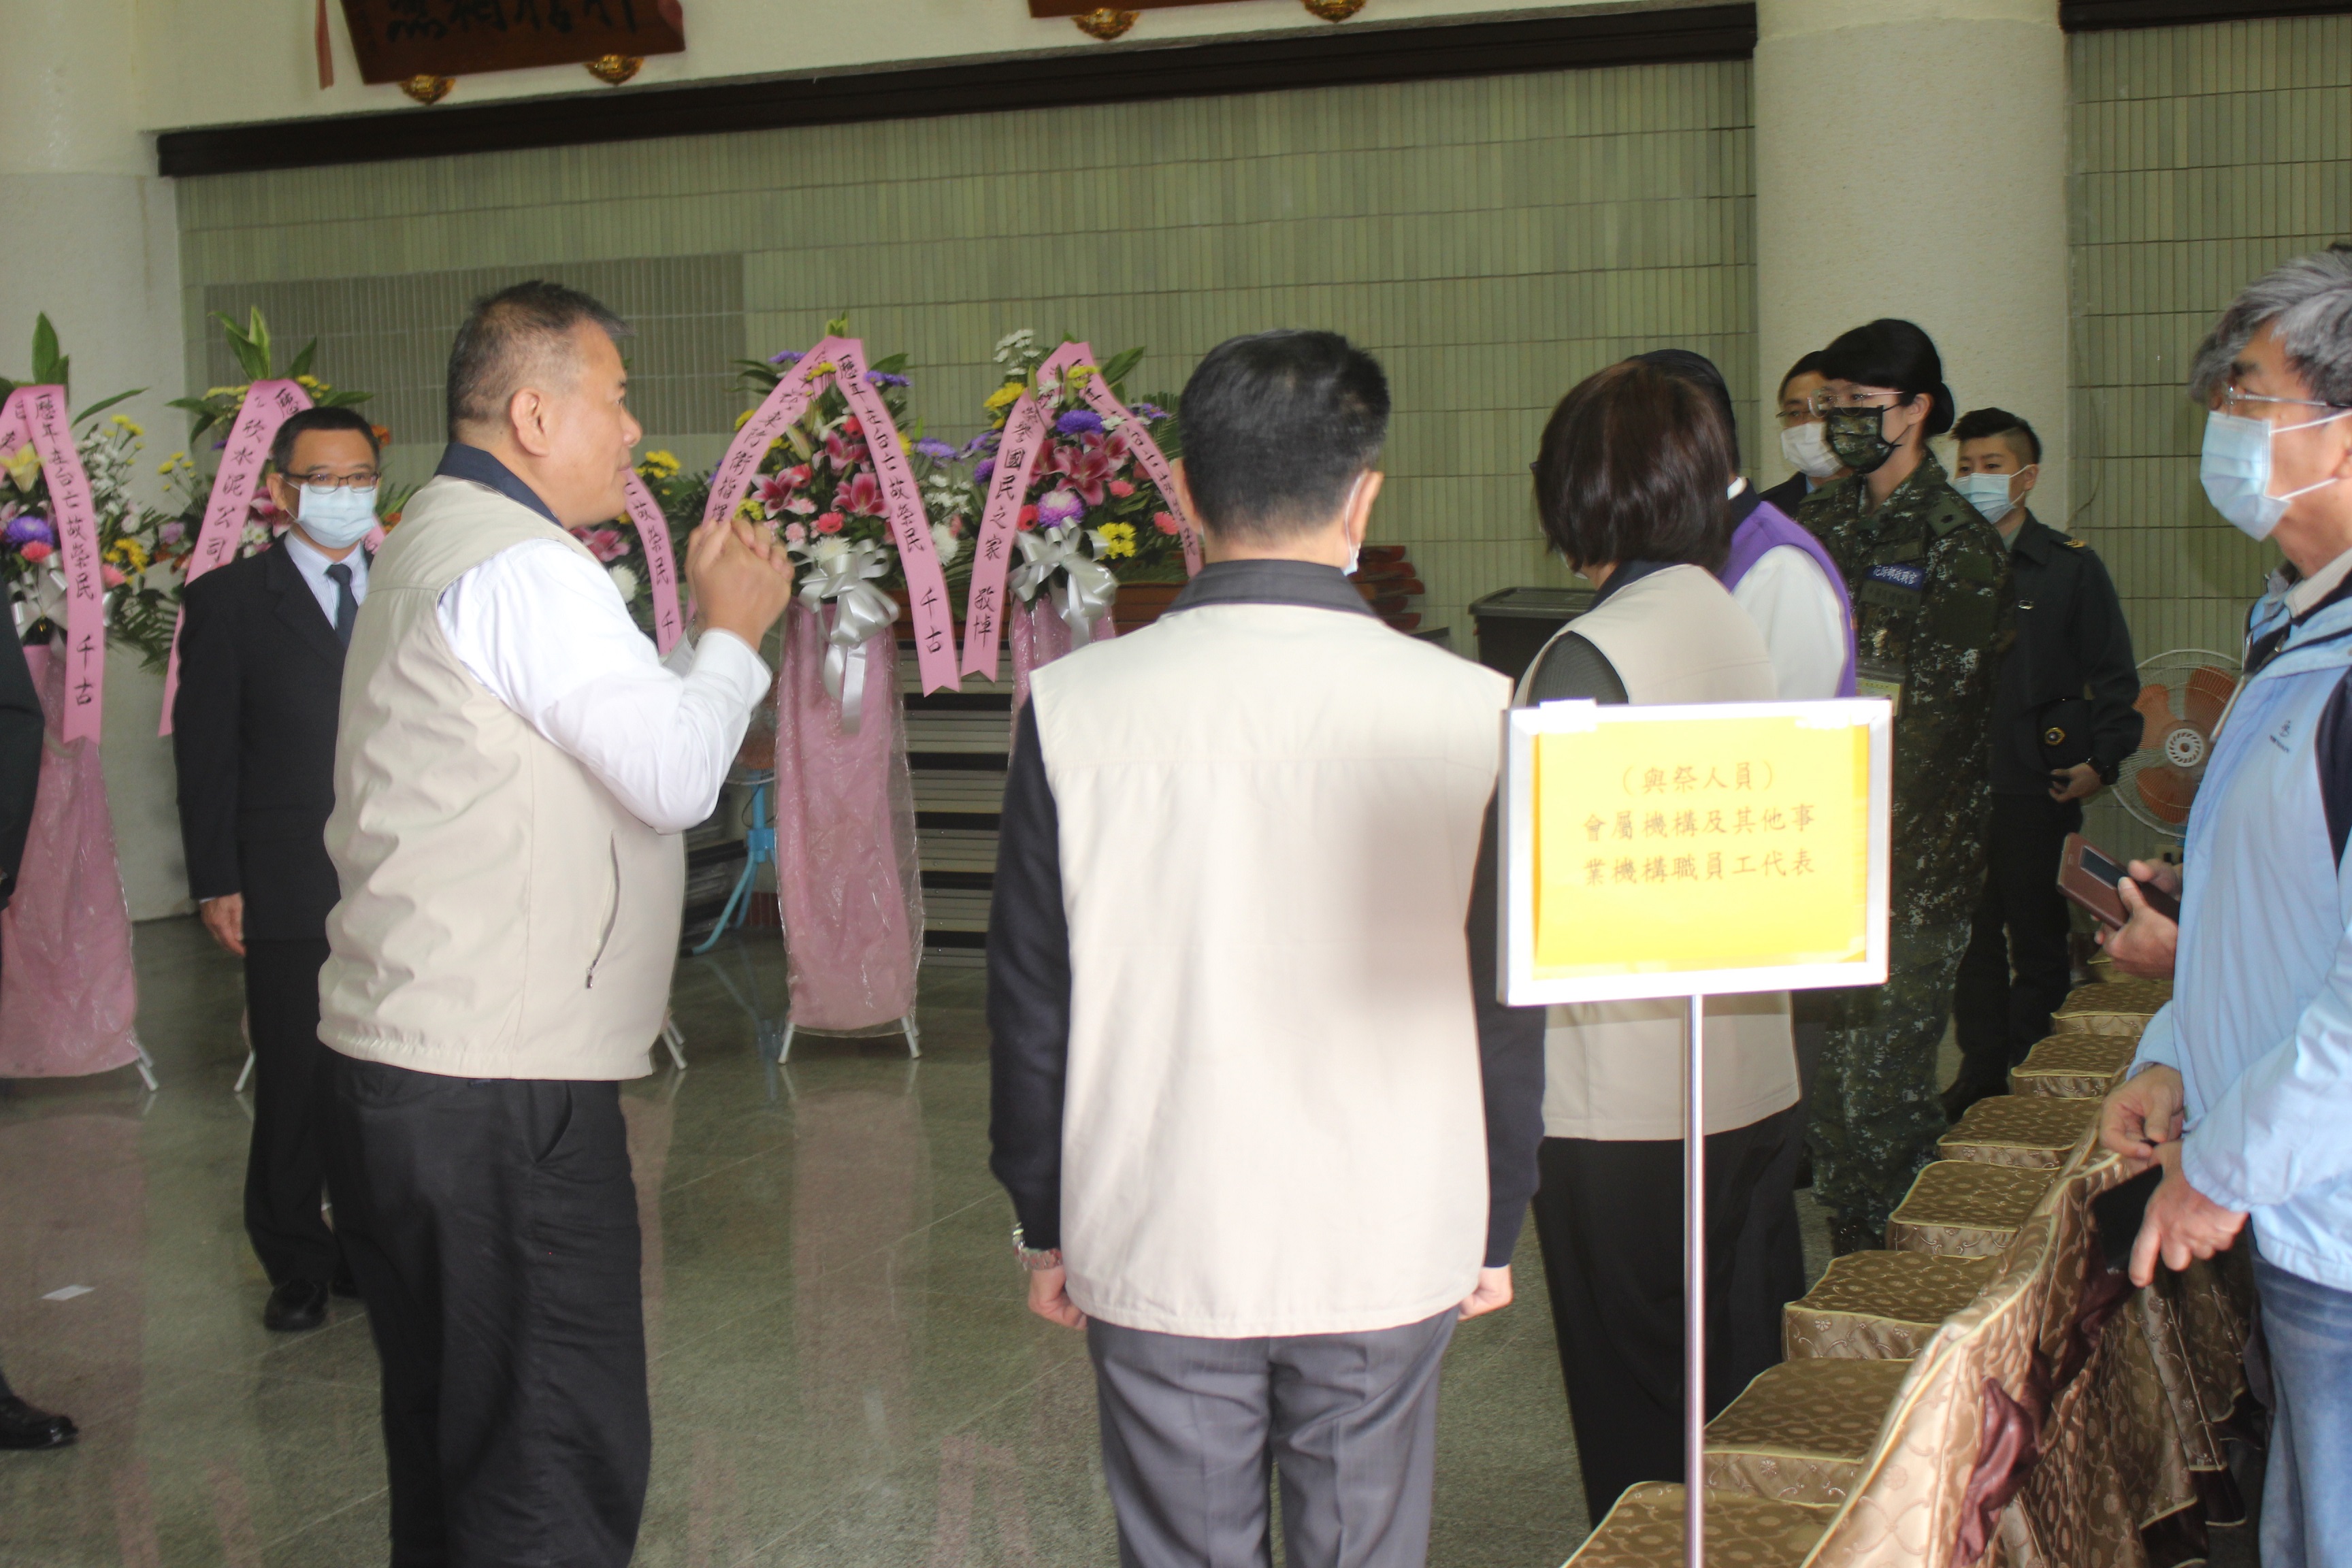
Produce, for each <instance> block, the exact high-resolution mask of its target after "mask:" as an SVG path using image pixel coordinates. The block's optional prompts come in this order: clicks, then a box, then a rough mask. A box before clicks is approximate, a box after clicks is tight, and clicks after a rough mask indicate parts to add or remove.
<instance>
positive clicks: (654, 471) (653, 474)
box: [637, 452, 679, 479]
mask: <svg viewBox="0 0 2352 1568" xmlns="http://www.w3.org/2000/svg"><path fill="white" fill-rule="evenodd" d="M678 466H679V465H678V460H677V453H675V452H647V453H646V455H645V456H644V457H643V458H639V459H638V461H637V471H638V472H639V473H642V474H645V475H646V476H648V477H650V478H653V479H668V478H669V477H670V476H671V475H673V474H675V473H677V470H678Z"/></svg>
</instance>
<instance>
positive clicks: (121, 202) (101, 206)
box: [0, 0, 187, 919]
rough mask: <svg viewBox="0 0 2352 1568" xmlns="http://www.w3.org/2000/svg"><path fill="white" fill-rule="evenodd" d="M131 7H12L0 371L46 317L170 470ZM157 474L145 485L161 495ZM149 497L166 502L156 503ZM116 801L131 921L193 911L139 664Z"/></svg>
mask: <svg viewBox="0 0 2352 1568" xmlns="http://www.w3.org/2000/svg"><path fill="white" fill-rule="evenodd" d="M138 9H139V7H138V5H136V4H135V3H134V0H17V3H16V4H13V5H10V6H9V7H8V12H7V14H8V29H9V37H8V62H9V73H8V90H7V91H6V92H5V93H0V211H5V212H6V213H7V214H8V215H9V225H8V227H9V242H8V247H7V265H6V266H5V267H0V372H5V374H8V375H10V376H12V377H21V376H23V375H25V374H26V373H27V372H28V370H29V369H30V366H31V350H32V341H33V321H34V318H35V317H36V316H37V315H38V314H39V313H41V312H42V311H47V313H48V317H49V320H50V321H53V322H55V323H56V325H57V329H58V336H59V337H60V338H61V339H62V340H63V342H64V344H65V348H66V352H67V353H69V354H71V355H72V356H73V392H74V396H75V398H76V400H77V402H81V401H89V402H95V401H96V400H97V399H99V398H100V397H103V396H108V395H112V394H114V393H116V392H125V391H128V390H130V389H131V388H132V387H134V386H138V387H145V388H147V389H148V391H147V395H145V396H144V397H141V398H136V399H134V400H132V402H131V403H130V404H128V405H124V407H123V408H122V409H121V412H123V413H126V414H128V415H130V416H131V417H132V418H134V419H136V420H138V421H139V422H140V423H141V424H142V425H143V426H146V428H147V430H148V437H147V451H146V453H144V454H142V456H152V458H154V459H155V461H156V462H157V463H160V462H161V461H162V460H163V458H164V457H165V456H168V455H169V454H170V453H171V452H173V451H174V450H176V449H177V448H178V447H180V446H181V445H182V444H183V437H184V435H185V432H186V428H187V426H186V423H185V421H184V417H183V416H181V415H180V413H179V412H178V411H177V410H175V409H170V408H166V407H165V406H164V405H165V404H166V403H167V402H169V401H170V400H171V399H172V398H174V397H177V396H180V395H182V389H181V381H182V379H183V377H184V370H183V365H184V358H183V354H182V351H181V344H180V321H179V306H180V299H179V295H180V267H179V236H178V226H177V222H176V219H175V217H174V213H173V197H172V192H171V186H170V182H168V181H165V180H162V179H158V178H156V177H155V175H154V167H155V160H154V153H153V151H152V146H151V144H150V138H148V137H147V136H144V135H142V133H141V132H140V131H139V118H140V106H141V104H142V101H143V94H142V91H141V85H142V84H141V82H140V81H139V79H138V66H137V61H138V59H139V58H140V51H139V50H138V49H137V48H136V47H133V40H134V38H135V37H136V35H137V22H138V15H137V13H138ZM153 468H154V465H153V464H149V465H147V466H146V468H145V471H144V475H143V477H144V478H145V479H146V480H147V481H148V482H150V483H152V482H153V479H152V475H153ZM152 499H160V496H154V497H153V498H152ZM107 688H108V689H107V703H106V731H105V736H104V740H103V742H102V743H103V745H104V747H105V752H106V772H107V798H108V801H109V804H110V805H111V806H112V807H113V811H114V825H115V840H116V843H117V845H118V847H119V848H120V851H121V859H122V875H123V882H124V885H125V888H126V889H127V891H128V892H129V894H130V898H131V914H132V915H133V917H134V918H139V919H146V918H150V917H152V916H155V915H161V914H168V913H171V912H172V911H173V910H174V909H175V908H177V907H178V906H179V904H180V903H181V901H182V900H184V898H185V897H186V885H185V884H186V872H185V868H184V862H183V859H182V857H181V853H180V834H179V822H178V817H177V812H176V806H175V805H174V801H175V795H174V791H173V781H172V766H171V746H170V742H162V741H158V740H157V739H156V736H155V721H156V716H157V714H158V713H159V712H160V710H161V707H162V700H163V696H162V694H163V683H162V680H161V678H159V677H154V676H149V675H145V674H143V673H142V671H141V670H140V668H139V661H138V659H137V658H136V656H131V655H123V654H116V655H114V656H113V657H110V658H109V659H108V660H107Z"/></svg>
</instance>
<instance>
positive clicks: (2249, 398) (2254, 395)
mask: <svg viewBox="0 0 2352 1568" xmlns="http://www.w3.org/2000/svg"><path fill="white" fill-rule="evenodd" d="M2241 403H2275V404H2279V405H2282V406H2284V407H2289V408H2352V403H2322V402H2321V401H2319V399H2317V398H2315V397H2265V396H2263V395H2262V394H2261V393H2259V392H2241V391H2239V390H2238V389H2237V387H2236V386H2235V385H2234V384H2233V385H2230V386H2225V387H2223V388H2222V389H2221V404H2222V406H2223V407H2226V408H2235V407H2236V406H2237V405H2239V404H2241Z"/></svg>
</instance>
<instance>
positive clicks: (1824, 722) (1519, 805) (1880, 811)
mask: <svg viewBox="0 0 2352 1568" xmlns="http://www.w3.org/2000/svg"><path fill="white" fill-rule="evenodd" d="M1778 718H1791V719H1795V720H1796V721H1798V722H1799V723H1800V724H1801V725H1803V726H1804V727H1806V728H1809V729H1814V728H1821V729H1840V730H1844V729H1852V728H1854V727H1856V726H1863V727H1865V728H1867V729H1868V731H1869V732H1870V764H1869V788H1870V797H1869V805H1868V843H1867V853H1868V856H1869V864H1868V868H1867V872H1866V878H1865V882H1864V889H1865V898H1866V900H1867V904H1866V908H1865V910H1864V916H1865V929H1866V932H1867V935H1866V938H1865V944H1866V945H1865V948H1864V953H1865V958H1864V963H1860V964H1852V963H1798V964H1779V965H1772V966H1759V967H1752V968H1739V969H1706V970H1696V969H1690V970H1675V971H1663V972H1661V971H1644V972H1638V973H1622V974H1594V975H1579V976H1575V977H1571V978H1565V979H1551V980H1539V979H1538V978H1536V977H1535V941H1536V931H1535V900H1536V865H1535V795H1534V790H1533V787H1532V786H1533V784H1534V779H1535V754H1536V739H1537V737H1538V736H1541V735H1558V734H1590V733H1591V732H1593V731H1597V730H1599V729H1600V728H1601V725H1603V724H1650V723H1659V722H1675V723H1681V722H1686V721H1691V720H1695V719H1778ZM1894 777H1895V710H1894V706H1893V704H1891V703H1889V702H1888V701H1886V700H1885V699H1884V698H1878V697H1843V698H1834V699H1832V700H1828V701H1825V702H1686V703H1667V704H1658V705H1654V706H1645V707H1633V706H1629V705H1626V704H1622V703H1612V704H1608V705H1606V706H1604V705H1602V704H1601V703H1598V702H1594V701H1592V700H1589V699H1580V700H1568V701H1560V702H1546V703H1542V704H1540V705H1538V706H1536V707H1532V708H1514V709H1512V710H1510V711H1509V712H1508V713H1507V715H1506V716H1505V719H1504V732H1503V781H1502V786H1503V809H1502V812H1501V814H1500V815H1501V818H1502V828H1503V841H1502V844H1501V846H1500V851H1501V865H1502V873H1503V899H1502V909H1501V910H1500V916H1501V921H1502V927H1503V929H1502V931H1501V933H1500V935H1501V939H1502V942H1501V945H1502V952H1503V964H1502V970H1503V986H1502V990H1503V996H1502V1000H1503V1001H1504V1002H1506V1003H1507V1004H1508V1005H1511V1006H1514V1007H1531V1006H1541V1005H1547V1004H1551V1003H1569V1002H1623V1001H1635V1000H1643V999H1648V998H1655V997H1668V996H1700V995H1703V996H1724V995H1736V994H1744V993H1748V992H1757V991H1810V990H1818V989H1821V988H1823V987H1830V986H1846V985H1879V984H1885V980H1886V963H1887V931H1886V922H1887V907H1888V903H1889V892H1890V885H1891V881H1892V869H1893V868H1892V865H1891V855H1892V837H1891V831H1890V828H1889V816H1890V811H1891V807H1892V804H1893V796H1894Z"/></svg>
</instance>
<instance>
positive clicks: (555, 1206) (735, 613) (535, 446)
mask: <svg viewBox="0 0 2352 1568" xmlns="http://www.w3.org/2000/svg"><path fill="white" fill-rule="evenodd" d="M626 330H627V329H626V328H625V326H624V325H623V324H622V322H621V321H619V320H618V319H617V318H616V317H614V315H613V314H612V312H610V311H609V310H605V309H604V307H603V306H602V305H599V304H598V303H597V302H596V301H595V300H592V299H589V298H588V297H587V296H586V295H584V294H580V293H576V292H574V291H573V290H572V289H565V288H562V287H560V286H558V285H556V284H551V283H523V284H518V285H517V286H515V287H514V288H511V289H506V290H504V291H503V292H501V293H498V294H494V295H492V296H490V297H489V298H488V299H486V300H481V301H480V302H478V304H476V306H475V307H474V310H473V312H472V314H471V316H470V317H469V318H468V320H467V322H466V324H465V325H464V327H462V328H461V329H460V330H459V331H458V334H457V344H456V346H455V348H454V349H453V350H452V351H451V353H450V356H449V382H448V405H449V438H450V439H449V446H448V447H447V449H446V452H445V453H444V455H443V458H442V461H441V465H440V469H439V471H438V473H436V475H435V477H434V479H433V480H432V481H431V482H430V483H428V484H427V485H425V488H424V489H420V490H419V491H417V493H416V495H415V498H414V499H413V500H411V501H410V502H409V504H408V506H407V508H406V512H405V517H404V521H402V523H401V525H400V527H399V528H398V529H397V530H396V531H394V533H393V535H392V538H391V540H390V542H388V543H386V544H385V546H384V548H383V551H382V552H380V553H379V554H378V555H377V556H376V558H375V563H374V566H373V573H372V578H373V580H372V583H371V588H370V593H369V595H368V599H367V603H366V604H365V605H363V606H362V608H361V610H360V613H359V616H358V620H357V623H356V626H355V627H354V629H353V632H352V643H351V651H350V654H349V656H348V658H347V660H346V663H345V666H344V672H343V696H342V716H341V732H340V735H339V738H338V741H337V743H336V749H335V809H334V814H333V816H331V817H330V818H329V820H328V823H327V851H328V853H329V855H330V856H331V857H332V858H333V860H334V863H335V871H336V875H337V878H338V879H339V880H340V881H341V887H342V899H341V902H340V903H338V904H337V905H336V906H335V909H334V911H333V913H332V914H331V916H329V918H328V922H327V937H328V942H329V944H330V949H331V956H330V957H329V959H328V961H327V964H326V968H325V970H324V971H323V972H322V973H321V974H320V1000H321V1021H320V1038H321V1039H323V1040H324V1041H325V1042H326V1044H327V1045H329V1046H330V1047H332V1048H333V1049H334V1050H335V1051H336V1052H338V1053H339V1054H340V1056H341V1058H342V1059H341V1067H340V1072H339V1080H340V1081H339V1082H338V1085H337V1092H336V1095H335V1099H334V1104H333V1113H332V1114H333V1121H332V1130H333V1137H332V1139H331V1148H332V1150H333V1159H334V1161H335V1164H334V1167H333V1169H334V1174H333V1176H332V1178H331V1181H332V1185H333V1189H334V1194H335V1222H336V1227H337V1229H338V1231H339V1232H340V1233H341V1239H342V1242H343V1247H344V1253H345V1256H346V1257H347V1258H350V1260H351V1264H352V1273H353V1274H354V1276H356V1278H357V1280H358V1284H359V1287H360V1293H361V1295H362V1297H363V1298H365V1300H366V1301H367V1306H368V1317H369V1321H370V1325H371V1327H372V1329H373V1332H374V1335H375V1342H376V1353H377V1356H378V1358H379V1360H380V1361H381V1363H382V1365H383V1433H384V1448H385V1454H386V1461H387V1464H388V1467H389V1468H390V1472H391V1491H392V1562H393V1563H394V1568H412V1565H413V1568H425V1565H427V1564H431V1565H436V1568H437V1565H439V1564H443V1563H449V1564H491V1563H526V1562H528V1563H563V1564H565V1565H566V1568H619V1565H620V1564H623V1563H626V1562H627V1561H628V1560H629V1557H630V1554H631V1552H633V1551H634V1550H635V1544H636V1533H637V1522H638V1519H639V1516H640V1514H641V1513H642V1511H643V1509H644V1503H645V1492H646V1470H647V1467H648V1463H649V1460H650V1458H651V1452H652V1430H651V1422H650V1419H649V1416H648V1413H647V1409H646V1359H645V1329H644V1322H643V1318H642V1304H641V1301H640V1299H639V1292H638V1269H639V1256H638V1236H637V1195H636V1188H635V1183H634V1181H633V1180H632V1178H631V1174H630V1170H629V1152H628V1145H627V1140H626V1134H625V1127H624V1124H623V1121H622V1116H621V1104H620V1096H619V1082H618V1080H620V1079H629V1078H637V1077H642V1076H643V1075H644V1074H645V1073H646V1071H647V1070H649V1064H648V1061H647V1047H649V1046H650V1045H651V1044H652V1043H653V1041H654V1039H655V1038H656V1036H658V1035H659V1033H660V1032H661V1026H662V1019H663V1014H664V1008H665V1006H666V1005H667V998H668V994H669V980H670V968H671V964H672V962H673V960H674V958H675V955H676V953H677V937H678V918H679V906H680V902H681V898H682V894H683V889H684V880H685V859H684V855H683V852H682V848H681V840H680V837H679V835H680V833H681V832H682V831H683V830H684V829H686V828H687V827H689V826H693V825H694V824H696V823H698V822H699V821H701V820H702V819H703V818H704V817H706V816H709V814H710V812H711V809H712V807H713V806H714V805H715V804H716V803H717V800H718V795H719V785H720V784H721V783H723V782H724V780H725V778H726V774H727V768H728V765H729V764H730V762H731V761H732V760H733V758H734V755H735V751H736V748H737V746H738V745H740V743H741V742H742V738H743V731H744V729H745V726H746V725H747V723H748V722H749V720H750V717H751V709H752V707H753V705H754V704H755V703H757V702H758V701H759V700H761V698H762V696H763V695H764V694H765V692H766V690H767V689H768V670H767V668H766V666H765V665H764V664H762V663H761V659H760V657H759V655H758V653H757V652H756V651H754V650H756V649H757V648H758V647H759V645H760V639H761V636H762V635H763V634H764V633H765V632H766V631H767V629H768V628H769V627H770V626H772V625H773V624H774V623H775V620H776V617H777V616H779V615H781V614H782V611H783V607H784V605H785V604H786V602H787V600H788V599H789V597H790V595H791V592H792V570H791V566H790V564H789V563H788V562H787V561H786V560H785V559H784V558H783V556H782V552H781V551H780V550H778V549H777V548H776V547H775V546H774V545H773V544H772V542H769V541H765V540H762V539H760V538H758V537H756V536H755V535H753V534H752V532H751V531H750V530H749V529H747V528H744V527H743V526H741V525H740V524H730V525H724V526H721V527H718V528H711V527H705V528H703V529H701V530H698V531H697V532H696V533H695V535H694V537H693V540H692V542H690V543H689V544H688V549H687V567H686V572H687V581H688V584H691V585H692V587H693V590H694V593H695V595H696V598H697V599H698V602H699V603H700V605H701V635H700V637H698V639H696V640H695V641H694V643H693V644H692V646H691V647H688V645H687V644H686V643H684V642H681V643H680V645H679V649H678V650H677V651H676V652H674V653H673V655H672V658H671V665H673V666H675V667H676V668H669V667H666V666H665V664H664V663H663V662H662V661H661V660H659V659H658V658H656V655H655V652H654V649H653V646H652V644H650V643H649V642H647V641H646V638H645V637H643V636H642V635H640V634H639V633H638V631H637V629H636V627H635V625H634V623H632V622H631V620H630V619H629V615H628V611H627V609H626V607H625V605H624V604H623V602H622V598H621V595H620V593H619V591H618V589H617V588H615V587H614V584H613V582H612V581H611V579H610V578H609V577H608V576H606V574H605V573H604V568H603V567H601V566H600V565H599V564H598V563H597V562H596V560H595V558H594V557H593V555H591V554H590V553H589V552H588V551H587V549H586V548H585V547H584V546H583V545H582V544H581V543H580V542H578V541H577V540H575V539H574V538H573V537H572V534H571V532H570V530H572V529H574V528H580V527H583V526H585V525H587V524H591V523H600V522H605V521H610V520H611V519H613V518H614V517H615V516H617V515H618V514H619V513H620V512H621V510H622V509H623V505H624V491H623V487H624V483H625V475H626V472H627V469H628V467H629V452H630V448H631V447H633V446H634V445H635V443H636V440H637V437H638V435H639V434H640V432H639V430H638V428H637V422H636V421H635V419H633V418H631V417H630V416H629V413H628V409H627V407H626V405H625V402H624V398H625V394H626V391H627V379H628V378H627V372H626V370H625V367H624V366H623V364H622V361H621V356H620V353H619V351H618V350H617V349H616V348H615V347H614V338H616V337H617V336H619V335H621V334H622V333H624V332H625V331H626Z"/></svg>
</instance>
